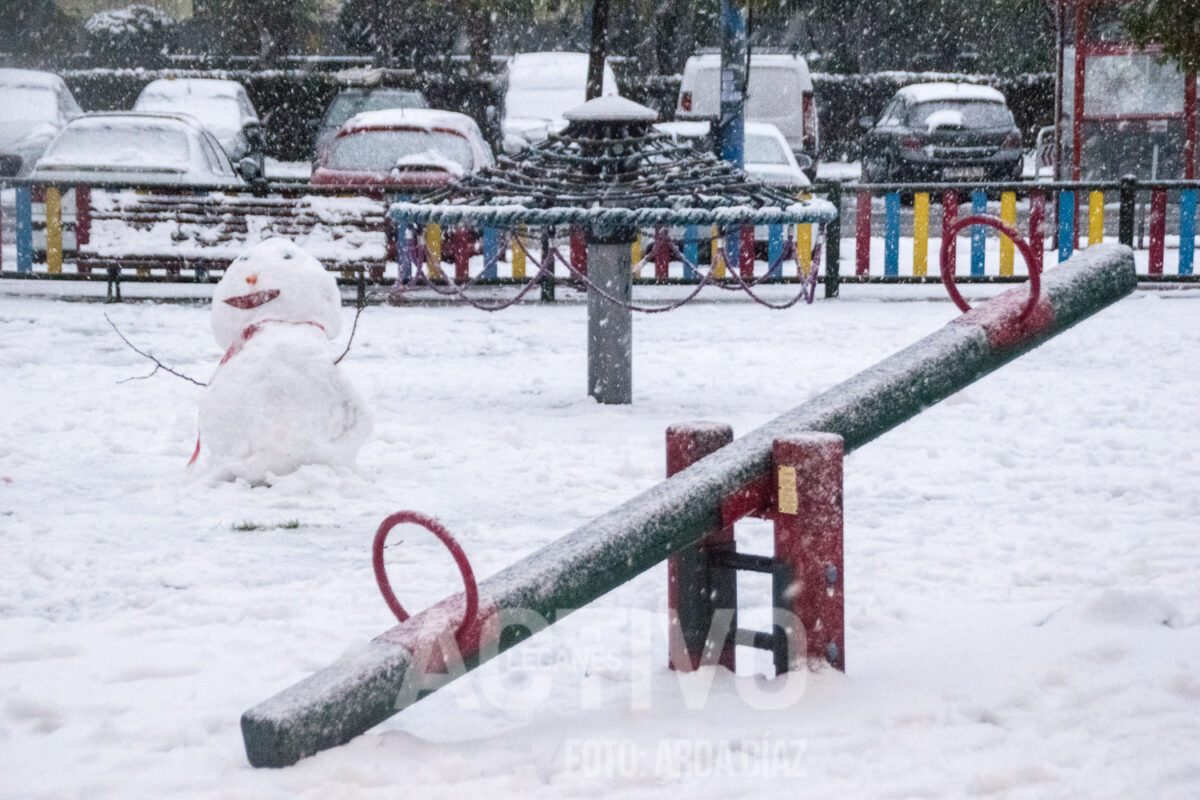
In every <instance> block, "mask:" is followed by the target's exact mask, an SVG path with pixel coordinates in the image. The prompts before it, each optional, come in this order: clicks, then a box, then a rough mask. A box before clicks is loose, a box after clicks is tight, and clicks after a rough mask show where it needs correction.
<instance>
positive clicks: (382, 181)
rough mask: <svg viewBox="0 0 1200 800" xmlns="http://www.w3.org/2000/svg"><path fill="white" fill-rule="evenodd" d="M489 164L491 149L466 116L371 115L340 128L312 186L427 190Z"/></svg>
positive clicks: (434, 112)
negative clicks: (387, 187) (391, 187)
mask: <svg viewBox="0 0 1200 800" xmlns="http://www.w3.org/2000/svg"><path fill="white" fill-rule="evenodd" d="M491 163H492V152H491V148H489V147H488V145H487V143H486V142H485V141H484V140H483V135H482V134H481V133H480V131H479V127H478V126H477V125H476V124H475V121H474V120H472V119H471V118H470V117H468V116H466V115H465V114H458V113H455V112H452V111H439V110H433V109H405V110H397V109H392V110H385V111H369V112H365V113H362V114H357V115H355V116H354V117H352V118H351V119H350V120H349V121H347V122H346V124H345V125H343V126H342V129H341V130H340V131H338V134H337V136H336V137H335V138H334V140H333V141H332V142H331V143H330V145H329V147H328V149H327V150H326V152H325V153H324V154H323V155H322V157H321V160H320V161H319V162H318V164H317V168H316V169H315V170H314V171H313V175H312V182H313V183H314V184H316V185H327V186H329V185H333V186H336V185H346V186H395V187H402V188H409V189H417V190H419V189H429V188H433V187H436V186H442V185H444V184H446V183H448V182H449V181H451V180H453V179H454V178H459V177H462V176H463V175H467V174H470V173H472V172H475V171H476V170H479V169H481V168H483V167H485V166H488V165H490V164H491Z"/></svg>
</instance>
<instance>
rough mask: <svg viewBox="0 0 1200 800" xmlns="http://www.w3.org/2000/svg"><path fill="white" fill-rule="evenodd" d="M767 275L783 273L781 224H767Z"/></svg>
mask: <svg viewBox="0 0 1200 800" xmlns="http://www.w3.org/2000/svg"><path fill="white" fill-rule="evenodd" d="M767 275H769V276H771V277H780V276H782V275H783V226H782V225H769V226H767Z"/></svg>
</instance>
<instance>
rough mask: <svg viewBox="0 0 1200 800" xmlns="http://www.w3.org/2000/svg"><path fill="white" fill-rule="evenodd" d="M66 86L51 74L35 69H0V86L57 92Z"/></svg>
mask: <svg viewBox="0 0 1200 800" xmlns="http://www.w3.org/2000/svg"><path fill="white" fill-rule="evenodd" d="M65 85H66V84H64V83H63V79H62V78H60V77H59V76H57V75H55V74H54V73H53V72H40V71H38V70H35V69H13V68H4V69H0V86H27V87H30V88H35V89H52V90H57V89H59V88H61V87H63V86H65Z"/></svg>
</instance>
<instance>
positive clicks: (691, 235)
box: [683, 225, 700, 278]
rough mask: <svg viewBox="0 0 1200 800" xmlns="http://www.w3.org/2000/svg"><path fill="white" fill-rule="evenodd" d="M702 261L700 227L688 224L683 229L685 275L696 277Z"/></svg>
mask: <svg viewBox="0 0 1200 800" xmlns="http://www.w3.org/2000/svg"><path fill="white" fill-rule="evenodd" d="M698 263H700V228H699V227H697V226H696V225H688V226H687V227H686V228H684V229H683V277H685V278H695V277H696V275H697V272H696V264H698Z"/></svg>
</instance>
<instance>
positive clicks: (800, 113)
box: [675, 53, 821, 178]
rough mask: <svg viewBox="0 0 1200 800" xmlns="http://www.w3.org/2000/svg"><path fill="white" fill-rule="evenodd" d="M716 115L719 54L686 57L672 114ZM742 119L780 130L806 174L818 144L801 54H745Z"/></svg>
mask: <svg viewBox="0 0 1200 800" xmlns="http://www.w3.org/2000/svg"><path fill="white" fill-rule="evenodd" d="M720 113H721V56H720V54H719V53H704V54H702V55H695V56H692V57H691V58H689V59H688V60H687V63H686V64H684V67H683V79H682V81H681V82H680V85H679V101H678V103H677V104H676V106H675V118H676V119H679V120H699V119H716V118H717V117H718V116H720ZM746 121H747V122H769V123H771V124H772V125H774V126H775V127H777V128H779V130H780V131H781V132H782V133H783V135H784V137H785V138H786V139H787V143H788V146H789V147H790V148H791V150H792V153H794V154H795V156H796V159H797V161H798V162H799V163H800V164H801V165H802V166H803V167H804V170H805V172H806V174H807V175H808V176H809V178H813V177H814V176H815V175H816V169H817V155H818V151H819V150H820V148H821V136H820V123H819V121H818V119H817V99H816V95H815V94H814V93H813V82H812V76H811V75H810V74H809V71H808V62H807V61H805V60H804V57H803V56H801V55H785V54H779V53H751V55H750V76H749V80H748V81H747V87H746Z"/></svg>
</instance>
